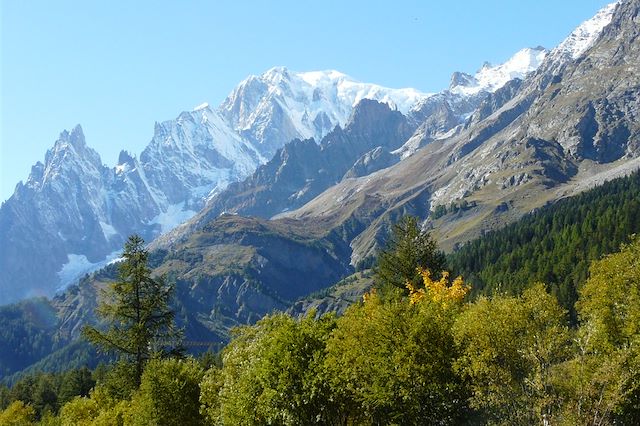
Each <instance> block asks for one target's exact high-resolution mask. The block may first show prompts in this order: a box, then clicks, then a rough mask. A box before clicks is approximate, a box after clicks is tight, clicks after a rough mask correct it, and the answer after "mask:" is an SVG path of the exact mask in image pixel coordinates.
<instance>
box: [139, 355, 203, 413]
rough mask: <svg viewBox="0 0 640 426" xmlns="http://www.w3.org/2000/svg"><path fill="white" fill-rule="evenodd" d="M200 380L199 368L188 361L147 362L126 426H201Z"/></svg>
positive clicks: (201, 376) (193, 362)
mask: <svg viewBox="0 0 640 426" xmlns="http://www.w3.org/2000/svg"><path fill="white" fill-rule="evenodd" d="M203 376H204V371H203V370H202V367H200V365H199V364H198V362H197V361H195V360H193V359H191V358H187V359H175V358H174V359H165V360H160V359H153V360H151V361H150V362H149V363H148V364H147V366H146V368H145V370H144V374H143V375H142V383H141V385H140V390H139V391H138V392H137V393H136V394H135V395H134V396H133V398H132V404H131V408H130V409H129V414H128V415H129V421H128V424H131V425H141V426H142V425H151V424H162V425H166V426H171V425H176V426H180V425H185V424H188V425H193V426H197V425H201V424H204V418H203V417H202V416H201V415H200V402H199V398H200V382H201V381H202V378H203Z"/></svg>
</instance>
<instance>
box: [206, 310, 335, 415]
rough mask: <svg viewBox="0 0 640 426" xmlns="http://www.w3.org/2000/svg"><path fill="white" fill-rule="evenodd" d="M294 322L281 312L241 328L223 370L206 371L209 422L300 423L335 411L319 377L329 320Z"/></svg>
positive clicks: (332, 323)
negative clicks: (253, 324)
mask: <svg viewBox="0 0 640 426" xmlns="http://www.w3.org/2000/svg"><path fill="white" fill-rule="evenodd" d="M313 316H314V315H313V314H310V315H309V316H308V317H306V318H305V319H304V320H302V321H300V322H298V321H296V320H294V319H292V318H291V317H289V316H286V315H284V314H275V315H272V316H268V317H266V318H264V319H262V320H260V321H259V322H258V323H257V324H256V325H255V326H252V327H242V328H240V329H238V330H237V331H236V336H235V338H234V339H233V340H232V341H231V343H230V344H229V346H228V347H227V348H226V349H225V351H224V355H223V365H224V367H223V369H222V370H221V371H219V372H218V370H217V369H215V368H214V369H213V370H210V371H209V373H208V374H207V380H206V382H205V386H204V387H203V391H202V392H203V393H202V397H201V398H202V401H203V404H204V408H203V410H204V411H203V412H204V413H205V414H206V416H207V418H209V419H210V420H211V421H212V423H214V424H217V423H224V424H286V425H305V424H310V423H317V422H320V423H327V422H332V421H333V419H334V417H335V416H338V415H339V413H337V412H336V411H337V410H336V406H335V404H334V402H332V395H331V394H330V392H329V388H328V386H327V382H326V380H324V379H323V365H324V349H325V345H326V339H327V338H328V336H329V333H330V332H331V330H332V329H333V328H334V327H335V320H334V318H333V317H332V316H323V317H321V318H320V319H318V320H315V319H314V318H313Z"/></svg>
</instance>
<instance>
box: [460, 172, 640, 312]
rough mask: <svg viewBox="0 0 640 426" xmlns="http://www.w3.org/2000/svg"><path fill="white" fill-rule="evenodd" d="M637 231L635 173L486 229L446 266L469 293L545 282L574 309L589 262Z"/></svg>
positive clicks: (639, 181) (639, 180) (638, 180)
mask: <svg viewBox="0 0 640 426" xmlns="http://www.w3.org/2000/svg"><path fill="white" fill-rule="evenodd" d="M633 233H640V173H634V174H633V175H631V176H628V177H625V178H620V179H616V180H613V181H611V182H608V183H605V184H604V185H602V186H599V187H597V188H594V189H591V190H589V191H586V192H584V193H582V194H580V195H578V196H575V197H572V198H568V199H565V200H562V201H559V202H557V203H556V204H554V205H552V206H549V207H546V208H543V209H540V210H538V211H537V212H535V213H533V214H531V215H528V216H526V217H524V218H523V219H522V220H520V221H518V222H516V223H514V224H512V225H510V226H507V227H506V228H504V229H502V230H499V231H496V232H492V233H489V234H487V235H486V236H484V237H482V238H479V239H477V240H475V241H473V242H470V243H468V244H466V245H465V246H463V247H462V248H461V249H460V250H459V251H458V252H456V253H454V254H453V255H451V256H449V265H450V267H451V268H452V269H453V271H455V272H456V273H457V274H462V275H463V276H464V277H465V278H466V279H467V281H468V282H471V283H473V286H474V294H476V295H477V294H485V295H490V294H493V293H495V292H497V293H501V292H507V293H510V294H519V293H521V292H522V290H523V289H525V288H527V287H528V286H529V285H530V284H531V283H533V282H544V283H546V284H547V285H548V286H549V288H550V289H551V292H552V293H553V294H554V295H555V296H556V297H557V298H558V299H559V301H560V304H561V305H562V306H563V307H564V308H565V309H567V310H569V312H570V314H571V320H572V322H573V323H575V322H576V320H577V317H576V314H575V311H574V310H573V307H574V303H575V302H576V300H577V295H578V293H577V289H578V288H579V287H580V285H581V284H582V283H584V282H585V280H586V278H587V273H588V269H589V265H590V263H591V262H592V261H594V260H597V259H599V258H600V257H601V256H602V255H603V254H608V253H612V252H614V251H616V250H617V249H618V248H619V247H620V244H621V243H624V242H627V241H628V236H629V235H631V234H633Z"/></svg>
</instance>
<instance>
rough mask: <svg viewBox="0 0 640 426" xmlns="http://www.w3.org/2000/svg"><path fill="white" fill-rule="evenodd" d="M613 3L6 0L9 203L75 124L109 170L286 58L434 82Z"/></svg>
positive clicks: (555, 38) (3, 119)
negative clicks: (188, 113)
mask: <svg viewBox="0 0 640 426" xmlns="http://www.w3.org/2000/svg"><path fill="white" fill-rule="evenodd" d="M607 3H608V1H606V0H562V1H557V0H554V1H551V0H536V1H533V0H530V1H518V2H515V1H513V0H485V1H427V0H424V1H417V0H416V1H402V0H396V1H393V2H391V1H375V0H368V1H349V2H348V1H346V0H342V1H333V0H329V1H313V2H311V1H304V0H295V1H277V0H270V1H252V2H249V1H241V0H235V1H226V0H220V1H177V0H173V1H161V0H156V1H120V0H112V1H106V0H102V1H80V0H77V1H66V0H57V1H51V0H29V1H19V0H0V16H1V25H0V28H1V29H0V43H1V50H0V55H1V58H0V65H1V68H0V81H1V85H0V97H1V106H0V200H5V199H7V198H8V197H9V196H10V195H11V194H12V192H13V189H14V187H15V184H16V183H17V182H18V181H19V180H25V179H26V178H27V176H28V174H29V171H30V168H31V165H32V164H34V163H35V162H36V161H38V160H40V161H43V160H44V154H45V151H46V150H47V149H48V148H50V147H51V146H52V145H53V143H54V142H55V140H56V138H57V136H58V134H59V133H60V132H61V131H62V130H64V129H71V128H73V127H74V126H75V125H76V124H81V125H82V127H83V129H84V132H85V136H86V138H87V143H88V144H89V145H90V146H91V147H93V148H94V149H96V150H97V151H98V153H100V155H101V156H102V160H103V162H104V163H105V164H107V165H108V166H113V165H115V162H116V159H117V155H118V153H119V151H120V149H127V150H129V151H130V152H132V153H134V154H139V153H140V151H141V150H142V149H143V148H144V146H145V145H146V144H147V143H148V142H149V140H150V139H151V137H152V135H153V124H154V122H156V121H164V120H168V119H172V118H175V117H176V116H177V115H178V114H179V113H180V112H181V111H183V110H189V109H191V108H192V107H194V106H196V105H199V104H201V103H202V102H205V101H206V102H209V103H211V104H213V105H217V104H219V103H220V102H221V101H222V100H223V99H224V98H225V96H226V95H227V94H228V93H229V92H230V91H231V90H232V89H233V87H234V86H235V85H236V84H237V83H238V82H240V81H241V80H242V79H244V78H245V77H246V76H247V75H249V74H260V73H262V72H264V71H265V70H267V69H269V68H271V67H272V66H276V65H284V66H287V67H288V68H290V69H292V70H296V71H309V70H318V69H337V70H339V71H342V72H344V73H346V74H349V75H351V76H352V77H354V78H356V79H358V80H361V81H365V82H372V83H378V84H381V85H384V86H389V87H415V88H417V89H420V90H423V91H426V92H430V91H439V90H441V89H443V88H445V87H446V86H447V85H448V82H449V77H450V75H451V73H452V72H453V71H465V72H474V71H475V70H476V69H478V68H479V67H480V65H481V64H482V63H483V62H484V61H489V62H492V63H500V62H503V61H505V60H506V59H508V58H509V57H510V56H511V55H512V54H513V53H515V52H516V51H518V50H519V49H521V48H523V47H534V46H537V45H542V46H545V47H553V46H555V45H556V44H558V43H559V42H560V41H561V40H562V39H563V38H564V37H565V36H566V35H568V34H569V33H570V32H571V30H573V28H574V27H576V26H577V25H578V24H580V23H581V22H582V21H584V20H585V19H588V18H590V17H591V16H593V15H594V14H595V12H596V11H597V10H598V9H600V8H601V7H603V6H604V5H606V4H607Z"/></svg>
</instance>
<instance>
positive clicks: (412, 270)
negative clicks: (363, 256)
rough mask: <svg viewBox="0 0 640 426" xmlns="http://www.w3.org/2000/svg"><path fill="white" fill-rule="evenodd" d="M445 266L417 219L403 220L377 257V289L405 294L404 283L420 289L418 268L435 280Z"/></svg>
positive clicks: (429, 236) (394, 227)
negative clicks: (392, 290) (398, 291)
mask: <svg viewBox="0 0 640 426" xmlns="http://www.w3.org/2000/svg"><path fill="white" fill-rule="evenodd" d="M445 266H446V258H445V256H444V253H442V252H441V251H440V250H438V246H437V244H436V242H435V240H434V239H433V238H432V237H431V234H430V233H429V232H426V231H423V230H421V229H420V226H419V224H418V219H417V218H416V217H413V216H404V217H403V218H402V219H400V220H399V221H398V223H396V224H394V225H393V228H392V231H391V236H390V238H389V240H388V241H387V244H386V247H385V248H384V249H383V250H381V251H380V253H379V254H378V265H377V266H376V267H375V273H376V285H377V287H378V288H380V289H388V288H394V287H396V288H400V289H402V290H405V291H406V290H407V288H406V284H407V281H410V282H411V283H412V284H413V285H414V286H416V287H419V286H421V285H422V277H421V276H420V274H419V273H418V268H422V269H428V270H429V271H430V272H431V276H432V277H434V278H438V276H439V275H440V274H441V272H442V270H443V269H444V268H445Z"/></svg>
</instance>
